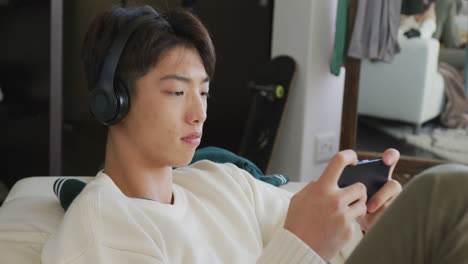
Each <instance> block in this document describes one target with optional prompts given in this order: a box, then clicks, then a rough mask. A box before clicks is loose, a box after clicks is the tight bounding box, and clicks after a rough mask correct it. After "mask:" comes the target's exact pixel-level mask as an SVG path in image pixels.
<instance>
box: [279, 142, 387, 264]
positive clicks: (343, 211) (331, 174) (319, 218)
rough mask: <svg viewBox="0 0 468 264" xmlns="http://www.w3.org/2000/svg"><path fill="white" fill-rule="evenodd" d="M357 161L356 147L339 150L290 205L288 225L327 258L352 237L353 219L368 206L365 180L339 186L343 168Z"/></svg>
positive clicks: (294, 197)
mask: <svg viewBox="0 0 468 264" xmlns="http://www.w3.org/2000/svg"><path fill="white" fill-rule="evenodd" d="M356 163H357V155H356V153H355V152H354V151H352V150H345V151H341V152H339V153H338V154H336V155H335V156H334V157H333V158H332V160H331V161H330V163H329V164H328V166H327V168H326V169H325V171H324V173H323V174H322V176H321V177H320V179H319V180H318V181H316V182H311V183H309V184H308V185H307V186H306V187H304V189H302V190H301V191H300V192H298V193H297V194H295V195H294V196H293V197H292V199H291V203H290V205H289V210H288V214H287V216H286V221H285V224H284V228H285V229H287V230H289V231H291V232H292V233H294V234H295V235H296V236H297V237H299V238H300V239H301V240H302V241H304V242H305V243H306V244H307V245H309V246H310V247H311V248H312V249H313V250H314V251H315V252H316V253H317V254H318V255H319V256H320V257H321V258H322V259H323V260H325V261H328V260H330V259H331V258H332V257H333V256H334V255H335V254H336V253H337V252H338V251H339V250H340V249H341V248H342V247H343V246H344V245H345V243H346V242H347V241H349V240H350V239H351V237H352V235H353V232H354V230H353V226H354V225H353V222H354V221H355V219H356V218H357V217H359V216H364V215H365V214H366V212H367V210H368V209H367V207H366V200H367V195H366V187H365V186H364V185H363V184H362V183H355V184H353V185H351V186H348V187H346V188H343V189H340V188H339V187H338V179H339V177H340V175H341V173H342V172H343V169H344V168H345V167H346V166H348V165H351V164H353V165H356ZM384 196H385V195H384ZM385 197H386V196H385Z"/></svg>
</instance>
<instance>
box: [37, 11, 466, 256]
mask: <svg viewBox="0 0 468 264" xmlns="http://www.w3.org/2000/svg"><path fill="white" fill-rule="evenodd" d="M148 14H149V15H151V18H149V19H145V20H142V21H143V22H140V23H137V25H136V26H135V25H133V23H134V22H133V21H135V20H136V19H139V17H142V16H146V15H148ZM128 25H133V26H134V27H135V29H134V30H133V33H131V34H130V35H131V37H130V38H129V39H128V41H126V44H125V49H124V51H123V53H122V55H121V56H120V58H119V61H118V66H117V70H116V74H115V77H113V81H114V88H115V87H118V88H115V89H116V93H117V94H118V98H120V99H118V101H120V102H125V97H126V96H127V97H129V101H128V104H129V105H130V106H129V111H128V113H126V111H125V108H126V106H125V105H128V104H125V103H122V104H121V105H120V106H119V107H120V108H118V109H120V110H122V109H123V110H124V111H123V112H122V111H120V110H119V111H117V113H114V114H107V111H106V110H105V109H102V108H101V106H102V104H106V105H107V104H108V101H109V100H110V99H109V100H108V99H106V98H105V96H104V95H102V96H101V95H99V93H100V92H103V91H104V92H103V93H105V89H101V88H99V87H101V86H100V85H101V84H102V83H103V82H104V81H102V80H103V78H102V76H103V74H107V73H108V72H107V69H108V68H112V67H109V65H107V64H106V63H107V62H106V63H104V61H105V60H107V58H106V54H107V50H109V49H110V50H111V52H110V53H111V54H112V52H113V51H114V49H113V47H114V46H113V45H112V44H113V42H115V41H116V40H115V39H116V38H117V39H120V38H119V37H116V36H119V35H120V34H122V33H121V32H127V29H128V28H127V26H128ZM127 33H128V32H127ZM117 42H119V41H117ZM111 57H112V56H111ZM83 58H84V63H85V71H86V73H87V76H88V81H89V85H90V86H91V87H94V88H93V91H92V94H93V97H92V103H93V102H94V103H96V102H100V104H99V105H94V106H92V109H93V112H94V114H95V115H96V116H98V117H99V119H100V120H101V122H103V123H106V124H111V123H112V124H114V125H113V126H111V127H110V129H109V135H108V142H107V150H106V167H105V169H104V171H101V172H99V173H98V174H97V176H96V179H95V180H93V181H92V182H90V183H89V184H88V185H87V186H86V188H85V189H84V190H83V191H82V192H81V194H80V195H79V196H78V197H77V198H76V199H75V201H74V202H73V203H72V205H71V206H70V208H69V209H68V211H67V213H66V215H65V217H64V219H63V222H62V223H61V226H60V227H59V229H58V230H57V232H56V233H55V234H54V235H53V236H52V237H51V238H50V239H49V240H48V241H47V243H46V245H45V246H44V249H43V253H42V263H325V262H324V261H328V260H329V259H330V258H331V257H333V256H334V255H335V254H336V253H337V252H338V251H339V250H340V249H341V248H342V247H343V245H344V244H345V243H346V242H347V241H348V240H349V239H350V237H351V236H352V233H353V232H360V230H353V229H354V228H353V226H354V225H353V223H354V222H355V220H356V219H358V221H359V222H360V224H361V226H362V228H363V229H364V230H367V229H368V228H369V227H370V226H373V225H374V223H375V221H376V219H377V217H379V216H380V215H381V213H382V212H383V211H384V210H385V209H386V208H387V207H388V205H389V204H390V203H391V202H392V201H393V199H394V198H395V197H396V196H397V195H398V194H399V192H400V190H401V187H400V185H399V184H398V183H397V182H396V181H394V180H391V179H389V181H388V183H387V184H386V185H384V187H383V188H382V189H381V190H380V191H379V192H378V193H377V194H376V195H374V196H373V197H372V198H371V199H370V200H369V201H368V202H367V204H366V199H367V197H366V190H365V187H364V186H363V185H362V184H355V185H352V186H349V187H347V188H344V189H340V188H338V186H337V180H338V178H339V175H340V174H341V172H342V170H343V168H344V167H345V166H347V165H350V164H355V163H356V162H357V158H356V154H355V153H354V152H353V151H351V150H348V151H343V152H340V153H338V154H337V155H336V156H335V157H334V158H333V159H332V161H331V162H330V164H329V166H328V167H327V168H326V170H325V172H324V174H323V175H322V176H321V178H320V180H318V181H317V182H312V183H310V184H309V185H307V186H306V187H305V188H304V189H303V190H302V191H300V192H299V193H298V194H296V195H295V196H293V197H292V198H291V195H290V194H289V193H287V192H285V191H282V190H280V189H278V188H276V187H273V186H270V185H268V184H266V183H263V182H260V181H257V180H255V179H254V178H253V177H252V176H251V175H249V174H248V173H247V172H246V171H243V170H241V169H238V168H237V167H235V166H234V165H230V164H216V163H212V162H209V161H200V162H197V163H195V164H193V165H192V166H189V167H184V166H186V165H187V164H188V163H189V162H190V161H191V159H192V156H193V154H194V151H195V149H196V147H197V146H198V145H199V143H200V140H201V136H202V127H203V123H204V122H205V120H206V108H207V102H206V97H207V93H208V90H209V80H210V77H211V76H212V75H213V71H214V61H215V54H214V48H213V45H212V43H211V40H210V38H209V35H208V33H207V31H206V29H205V28H204V27H203V25H202V24H201V23H200V22H199V21H198V20H197V19H196V18H195V17H193V16H192V15H190V14H189V13H187V12H184V11H170V12H168V13H165V14H163V15H158V14H157V13H156V12H155V11H154V10H153V9H152V8H150V7H148V6H145V7H141V8H134V9H123V8H116V9H112V10H110V11H108V12H105V13H104V14H102V15H101V16H99V17H97V18H96V19H95V20H94V21H93V23H92V25H91V26H90V29H89V31H88V33H87V36H86V39H85V43H84V49H83ZM105 58H106V59H105ZM111 64H112V63H110V65H111ZM102 68H104V69H105V70H102ZM103 72H104V73H103ZM104 79H105V78H104ZM96 83H98V85H96ZM99 83H100V84H99ZM94 89H97V90H98V92H96V91H95V90H94ZM100 90H102V91H100ZM117 90H119V91H117ZM126 90H128V91H126ZM122 91H123V92H122ZM100 96H101V97H100ZM122 98H123V99H122ZM106 100H108V101H106ZM109 102H110V101H109ZM109 105H110V103H109ZM398 155H399V154H398V152H397V151H395V150H392V149H390V150H388V151H386V152H385V153H384V162H385V163H386V164H388V165H391V166H392V169H393V168H394V166H395V164H396V162H397V160H398ZM172 167H179V169H176V170H172ZM424 182H427V181H424ZM429 186H430V185H429ZM400 200H401V199H400ZM397 201H398V200H397ZM404 204H405V203H404ZM461 205H463V204H461ZM436 206H437V204H436ZM400 207H401V206H400ZM393 208H394V207H392V209H393ZM428 208H431V207H428ZM457 210H458V209H457ZM395 211H396V212H395V213H394V215H396V217H400V216H401V215H402V214H405V213H408V211H407V210H406V211H403V212H402V213H401V212H400V211H401V210H400V209H399V207H397V208H396V209H395ZM427 216H429V217H430V216H431V215H430V214H427ZM386 219H389V220H388V221H390V222H391V221H392V220H393V219H392V218H391V217H386ZM388 221H387V222H385V221H382V222H384V223H388ZM411 223H412V222H411ZM411 223H408V226H409V227H412V225H410V224H411ZM385 228H387V227H385ZM374 230H375V231H374ZM387 231H388V230H387ZM379 232H382V231H381V228H380V229H379V225H376V226H375V227H373V228H372V229H371V230H370V232H369V235H366V239H364V241H363V243H361V244H363V247H366V246H368V245H369V243H371V244H372V243H374V242H376V241H379V242H381V241H382V240H381V239H380V238H377V239H376V238H374V240H371V241H370V242H367V243H364V242H365V241H366V240H369V239H367V236H371V235H372V234H374V233H375V234H379ZM373 236H375V235H373ZM391 236H392V234H391V233H390V234H388V235H387V237H391ZM393 236H395V235H393ZM399 237H402V236H399ZM397 238H398V236H396V238H394V239H393V241H392V242H395V243H400V244H398V245H406V243H413V242H414V240H412V239H409V240H408V241H403V242H401V241H398V240H397ZM387 246H389V245H380V247H379V245H376V249H375V250H374V252H381V251H385V250H384V249H385V247H387ZM379 250H380V251H379ZM371 253H372V252H371ZM385 253H386V254H383V256H393V255H395V256H400V255H398V254H394V252H390V251H389V252H387V251H385ZM379 256H380V255H379ZM403 257H404V258H406V260H408V259H407V257H408V256H403V255H402V258H403ZM410 257H411V256H410ZM360 258H361V259H364V258H365V256H364V257H360ZM388 259H390V260H392V259H391V258H390V257H388ZM371 261H372V260H371ZM354 263H357V262H354ZM362 263H371V262H362ZM381 263H383V262H381ZM389 263H392V262H389ZM394 263H396V262H394ZM399 263H402V262H399ZM421 263H422V262H421Z"/></svg>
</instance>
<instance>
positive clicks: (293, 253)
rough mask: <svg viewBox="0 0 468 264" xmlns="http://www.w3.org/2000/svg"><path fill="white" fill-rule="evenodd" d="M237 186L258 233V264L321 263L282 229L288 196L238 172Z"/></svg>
mask: <svg viewBox="0 0 468 264" xmlns="http://www.w3.org/2000/svg"><path fill="white" fill-rule="evenodd" d="M239 171H240V174H242V175H243V177H242V179H245V181H241V185H244V186H243V189H244V192H246V195H247V196H249V197H250V199H251V201H252V203H253V206H254V208H255V213H256V216H257V220H258V225H259V228H260V230H261V235H262V241H263V252H262V255H261V256H260V258H259V259H258V263H288V264H295V263H325V262H324V261H323V260H322V259H321V258H320V256H319V255H317V254H316V253H315V252H314V251H313V250H312V249H311V248H310V247H309V246H308V245H307V244H305V243H304V242H303V241H302V240H301V239H299V238H298V237H297V236H296V235H294V234H293V233H291V232H289V231H288V230H286V229H284V227H283V226H284V221H285V219H286V214H287V211H288V208H289V202H290V200H291V197H292V194H291V193H289V192H287V191H285V190H282V189H279V188H278V187H275V186H273V185H271V184H267V183H265V182H262V181H259V180H257V179H255V178H253V177H252V176H251V175H249V174H248V173H247V172H246V171H244V170H240V169H239Z"/></svg>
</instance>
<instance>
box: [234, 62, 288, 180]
mask: <svg viewBox="0 0 468 264" xmlns="http://www.w3.org/2000/svg"><path fill="white" fill-rule="evenodd" d="M295 75H296V62H295V61H294V59H293V58H291V57H289V56H278V57H275V58H273V59H272V60H271V61H269V62H268V63H267V64H266V65H264V66H263V67H261V68H260V69H259V70H258V72H257V73H256V74H255V76H256V78H255V80H253V81H249V82H248V84H247V86H248V89H249V93H250V95H251V103H250V107H249V115H248V117H247V121H246V124H245V128H244V133H243V135H242V139H241V143H240V148H239V152H238V155H239V156H241V157H244V158H246V159H248V160H250V161H252V162H253V163H255V164H256V165H257V166H258V167H259V168H260V170H261V171H262V172H263V173H266V171H267V170H268V167H269V165H270V159H271V155H272V153H273V150H274V148H275V145H276V143H277V140H278V131H279V129H280V128H281V123H282V121H283V119H284V112H285V110H286V107H287V103H288V98H289V94H290V93H291V88H292V86H293V84H294V78H295Z"/></svg>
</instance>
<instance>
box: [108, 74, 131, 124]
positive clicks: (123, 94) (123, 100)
mask: <svg viewBox="0 0 468 264" xmlns="http://www.w3.org/2000/svg"><path fill="white" fill-rule="evenodd" d="M114 91H115V97H116V99H117V105H118V112H117V115H116V116H115V118H114V120H112V122H111V125H114V124H117V123H118V122H120V121H122V120H123V119H124V118H125V116H127V114H128V111H129V110H130V96H129V94H128V90H127V87H126V86H125V84H124V83H123V82H122V81H120V80H116V81H115V82H114Z"/></svg>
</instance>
